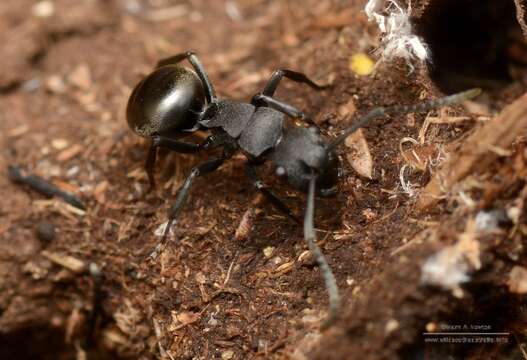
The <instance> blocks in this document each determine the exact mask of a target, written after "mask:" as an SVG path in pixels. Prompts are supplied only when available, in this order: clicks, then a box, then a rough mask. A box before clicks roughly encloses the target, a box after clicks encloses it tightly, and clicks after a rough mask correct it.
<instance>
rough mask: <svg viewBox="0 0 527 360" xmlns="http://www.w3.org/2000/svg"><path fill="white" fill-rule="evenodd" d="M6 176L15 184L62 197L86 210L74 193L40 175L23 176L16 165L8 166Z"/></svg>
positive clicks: (47, 194) (46, 194)
mask: <svg viewBox="0 0 527 360" xmlns="http://www.w3.org/2000/svg"><path fill="white" fill-rule="evenodd" d="M8 176H9V179H10V180H11V181H13V182H14V183H16V184H22V185H27V186H29V187H30V188H32V189H33V190H35V191H38V192H39V193H41V194H43V195H45V196H48V197H53V196H57V197H59V198H61V199H63V200H64V201H65V202H66V203H68V204H70V205H72V206H75V207H76V208H78V209H81V210H86V206H84V204H83V203H82V201H81V200H80V199H79V198H77V197H76V196H75V195H73V194H71V193H69V192H65V191H62V190H60V189H59V188H58V187H56V186H55V185H53V184H51V183H50V182H48V181H47V180H45V179H43V178H41V177H40V176H36V175H28V176H24V175H22V172H21V171H20V168H19V167H16V166H9V168H8Z"/></svg>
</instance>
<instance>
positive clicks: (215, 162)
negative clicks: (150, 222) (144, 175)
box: [149, 157, 225, 259]
mask: <svg viewBox="0 0 527 360" xmlns="http://www.w3.org/2000/svg"><path fill="white" fill-rule="evenodd" d="M224 161H225V157H221V158H213V159H210V160H208V161H206V162H204V163H203V164H201V165H198V166H195V167H193V168H192V170H191V171H190V175H189V176H188V177H187V178H186V179H185V182H184V183H183V185H181V187H180V188H179V190H178V194H177V197H176V201H175V202H174V205H172V206H171V207H170V210H169V211H168V223H167V226H166V228H165V232H164V233H163V237H162V238H161V241H160V242H159V244H157V246H156V248H155V249H154V251H152V253H151V254H150V256H149V257H150V258H151V259H155V258H156V257H157V255H158V254H159V253H160V252H161V251H162V250H163V248H164V247H165V245H166V242H167V240H168V233H169V232H170V228H171V227H172V224H173V223H174V221H176V220H177V218H178V216H179V214H180V213H181V209H182V208H183V205H184V204H185V202H186V200H187V197H188V193H189V190H190V187H191V186H192V182H193V181H194V179H195V178H196V177H198V176H202V175H205V174H208V173H210V172H213V171H214V170H216V169H217V168H219V167H220V166H221V164H223V162H224Z"/></svg>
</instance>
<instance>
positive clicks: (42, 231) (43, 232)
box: [35, 221, 56, 243]
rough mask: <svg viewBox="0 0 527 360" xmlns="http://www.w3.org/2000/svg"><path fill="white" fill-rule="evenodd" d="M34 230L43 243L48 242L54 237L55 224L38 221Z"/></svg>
mask: <svg viewBox="0 0 527 360" xmlns="http://www.w3.org/2000/svg"><path fill="white" fill-rule="evenodd" d="M35 232H36V234H37V238H38V239H39V240H40V241H42V242H44V243H50V242H51V241H53V239H55V234H56V231H55V225H53V224H51V223H48V222H44V221H43V222H40V223H38V224H37V227H36V229H35Z"/></svg>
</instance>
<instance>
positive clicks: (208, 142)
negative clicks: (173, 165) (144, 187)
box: [145, 135, 218, 189]
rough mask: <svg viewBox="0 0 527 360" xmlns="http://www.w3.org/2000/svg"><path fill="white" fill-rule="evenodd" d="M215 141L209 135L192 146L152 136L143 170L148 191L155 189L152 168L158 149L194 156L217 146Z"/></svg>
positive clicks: (191, 144) (214, 138)
mask: <svg viewBox="0 0 527 360" xmlns="http://www.w3.org/2000/svg"><path fill="white" fill-rule="evenodd" d="M216 139H217V138H216V137H214V136H212V135H211V136H209V137H207V139H205V141H204V142H203V143H201V144H193V143H186V142H182V141H177V140H174V139H170V138H168V137H164V136H160V135H154V136H152V143H151V144H150V148H149V149H148V156H147V158H146V163H145V170H146V174H147V176H148V181H149V183H150V189H154V188H155V179H154V166H155V163H156V158H157V148H158V147H163V148H167V149H169V150H172V151H175V152H178V153H183V154H194V153H197V152H200V151H202V150H206V149H208V148H210V147H212V146H214V145H218V141H217V140H216Z"/></svg>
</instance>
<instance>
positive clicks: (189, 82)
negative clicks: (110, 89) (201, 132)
mask: <svg viewBox="0 0 527 360" xmlns="http://www.w3.org/2000/svg"><path fill="white" fill-rule="evenodd" d="M204 105H205V94H204V91H203V86H202V84H201V81H200V80H199V78H198V76H197V75H196V74H195V73H194V72H193V71H192V70H190V69H187V68H185V67H181V66H177V65H167V66H162V67H160V68H157V69H156V70H154V71H153V72H152V73H151V74H150V75H148V76H147V77H146V78H145V79H143V80H142V81H141V82H140V83H139V84H137V86H136V87H135V89H134V90H133V92H132V95H131V96H130V100H129V101H128V106H127V108H126V117H127V120H128V126H129V127H130V129H132V130H133V131H134V132H135V133H136V134H138V135H140V136H143V137H149V136H152V135H155V134H159V135H165V136H169V135H172V134H174V133H177V132H178V131H181V130H185V129H190V128H193V127H194V126H195V125H196V122H197V120H198V114H199V113H200V112H201V111H202V109H203V107H204Z"/></svg>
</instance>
